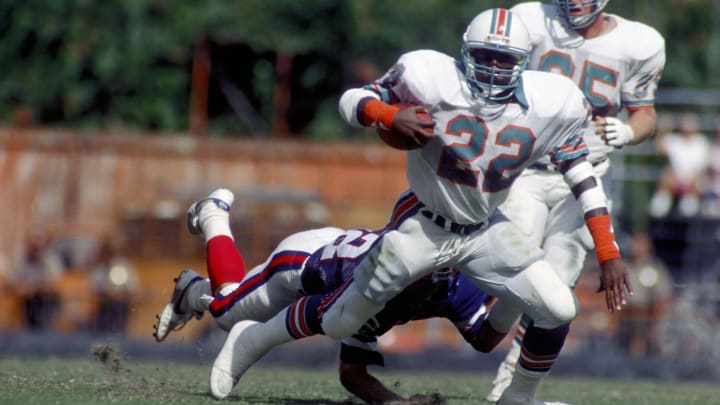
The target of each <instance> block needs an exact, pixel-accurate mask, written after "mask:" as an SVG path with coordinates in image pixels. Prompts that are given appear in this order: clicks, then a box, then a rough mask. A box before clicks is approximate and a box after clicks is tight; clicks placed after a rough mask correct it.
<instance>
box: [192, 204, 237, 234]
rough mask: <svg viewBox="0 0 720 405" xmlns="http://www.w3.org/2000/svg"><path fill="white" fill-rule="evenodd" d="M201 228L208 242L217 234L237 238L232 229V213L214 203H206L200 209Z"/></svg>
mask: <svg viewBox="0 0 720 405" xmlns="http://www.w3.org/2000/svg"><path fill="white" fill-rule="evenodd" d="M200 228H201V229H202V233H203V236H205V243H206V244H207V242H208V241H209V240H210V239H212V238H214V237H216V236H228V237H230V239H232V240H235V238H233V235H232V232H231V231H230V215H229V214H228V213H227V212H225V211H223V210H221V209H220V208H218V207H216V206H215V205H214V204H213V203H206V204H205V206H203V207H202V209H201V210H200Z"/></svg>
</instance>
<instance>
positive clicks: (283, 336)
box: [252, 307, 295, 350]
mask: <svg viewBox="0 0 720 405" xmlns="http://www.w3.org/2000/svg"><path fill="white" fill-rule="evenodd" d="M289 309H290V308H289V307H288V308H285V309H283V310H282V311H280V312H279V313H277V315H275V316H273V317H272V318H270V319H269V320H268V321H266V322H265V323H259V324H257V325H253V327H252V328H253V331H252V332H253V334H252V336H253V338H254V339H255V341H256V342H257V344H258V345H261V346H265V347H267V349H266V350H270V349H271V348H273V347H275V346H278V345H281V344H283V343H287V342H291V341H293V340H295V338H294V337H292V336H291V335H290V333H289V332H288V330H287V327H286V326H285V318H286V317H287V311H289ZM260 342H262V343H260Z"/></svg>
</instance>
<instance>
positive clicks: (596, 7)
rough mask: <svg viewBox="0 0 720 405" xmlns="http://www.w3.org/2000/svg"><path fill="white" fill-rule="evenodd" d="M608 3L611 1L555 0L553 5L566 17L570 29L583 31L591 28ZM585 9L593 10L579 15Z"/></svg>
mask: <svg viewBox="0 0 720 405" xmlns="http://www.w3.org/2000/svg"><path fill="white" fill-rule="evenodd" d="M608 1H610V0H582V1H571V0H553V4H554V5H555V6H556V7H557V8H558V10H559V11H560V15H561V16H563V17H565V20H567V22H568V24H570V27H572V28H574V29H581V28H585V27H588V26H590V25H591V24H592V23H594V22H595V20H597V17H598V15H599V14H600V12H601V11H602V10H603V9H604V8H605V6H606V5H607V3H608ZM584 8H592V11H591V12H590V13H589V14H584V15H579V14H577V13H579V12H581V11H582V10H583V9H584ZM573 13H575V15H573Z"/></svg>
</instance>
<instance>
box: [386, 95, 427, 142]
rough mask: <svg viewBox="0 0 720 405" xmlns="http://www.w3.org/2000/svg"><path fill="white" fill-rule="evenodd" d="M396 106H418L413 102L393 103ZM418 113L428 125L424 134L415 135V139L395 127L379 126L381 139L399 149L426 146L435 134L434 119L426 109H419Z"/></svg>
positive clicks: (402, 107)
mask: <svg viewBox="0 0 720 405" xmlns="http://www.w3.org/2000/svg"><path fill="white" fill-rule="evenodd" d="M393 105H394V106H396V107H399V108H401V109H404V108H415V107H417V106H414V105H411V104H404V103H399V104H393ZM416 115H417V117H418V118H419V119H421V120H422V121H424V123H425V124H426V125H427V126H426V127H425V128H423V130H424V131H425V135H423V134H417V135H416V136H415V139H417V141H416V140H415V139H413V138H411V137H408V136H406V135H404V134H403V133H401V132H397V131H395V130H393V129H382V128H377V133H378V135H379V136H380V139H382V140H383V142H385V143H386V144H387V145H389V146H390V147H392V148H394V149H399V150H411V149H417V148H422V147H423V146H425V144H426V143H427V142H428V141H429V140H430V138H431V137H432V136H433V135H432V134H433V126H434V123H433V119H432V117H431V116H430V114H428V113H427V112H426V111H417V112H416Z"/></svg>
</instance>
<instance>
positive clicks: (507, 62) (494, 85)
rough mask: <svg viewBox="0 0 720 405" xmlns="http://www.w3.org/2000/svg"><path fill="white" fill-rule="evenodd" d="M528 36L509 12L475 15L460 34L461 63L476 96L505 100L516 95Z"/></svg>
mask: <svg viewBox="0 0 720 405" xmlns="http://www.w3.org/2000/svg"><path fill="white" fill-rule="evenodd" d="M530 48H531V44H530V35H529V34H528V31H527V28H525V25H524V24H523V23H522V21H520V19H519V18H513V14H512V13H511V12H510V10H507V9H504V8H494V9H491V10H487V11H484V12H482V13H480V14H478V15H477V16H476V17H475V18H474V19H473V20H472V21H471V22H470V25H468V27H467V30H466V31H465V34H464V35H463V46H462V61H463V65H464V67H465V77H466V78H467V81H468V84H469V86H470V90H471V92H472V94H473V96H475V97H480V98H484V99H488V100H492V101H502V100H506V99H508V98H510V97H512V95H513V94H514V93H515V89H516V88H517V86H518V84H519V79H520V74H521V73H522V72H523V71H524V70H525V67H526V66H527V63H528V58H529V57H530Z"/></svg>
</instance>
